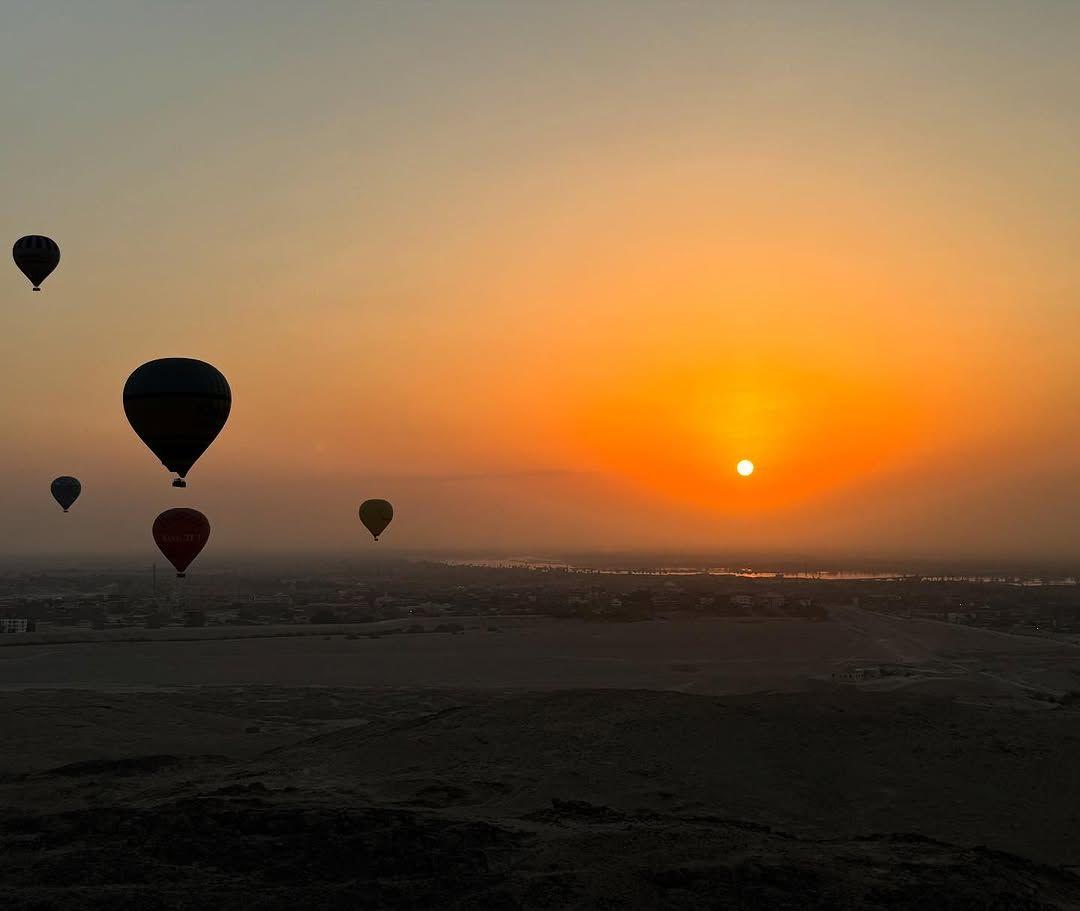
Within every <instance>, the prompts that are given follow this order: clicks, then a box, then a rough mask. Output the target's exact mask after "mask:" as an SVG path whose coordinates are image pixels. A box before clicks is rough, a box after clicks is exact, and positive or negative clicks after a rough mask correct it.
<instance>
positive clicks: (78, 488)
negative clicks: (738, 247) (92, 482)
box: [51, 475, 82, 512]
mask: <svg viewBox="0 0 1080 911" xmlns="http://www.w3.org/2000/svg"><path fill="white" fill-rule="evenodd" d="M51 490H52V495H53V499H54V500H56V502H57V503H59V504H60V505H61V506H62V507H63V509H64V512H67V511H68V509H69V508H70V507H71V504H72V503H74V502H75V501H76V500H77V499H79V494H81V493H82V484H80V483H79V479H78V478H72V477H69V476H68V475H63V476H61V477H59V478H57V479H56V480H55V481H53V482H52V487H51Z"/></svg>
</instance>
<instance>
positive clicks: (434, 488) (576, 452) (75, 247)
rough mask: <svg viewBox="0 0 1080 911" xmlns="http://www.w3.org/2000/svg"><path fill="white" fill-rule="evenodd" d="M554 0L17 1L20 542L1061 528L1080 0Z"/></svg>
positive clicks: (2, 456) (14, 192)
mask: <svg viewBox="0 0 1080 911" xmlns="http://www.w3.org/2000/svg"><path fill="white" fill-rule="evenodd" d="M544 6H545V9H544V10H542V11H541V10H540V9H539V6H537V5H534V4H528V3H484V2H460V3H451V4H445V5H442V4H440V5H434V6H433V5H426V4H410V3H402V4H392V5H388V4H374V3H373V4H357V3H344V2H343V3H313V4H311V5H310V6H305V8H304V10H300V9H298V8H297V9H294V8H293V6H292V5H291V4H284V3H280V4H279V3H269V2H268V3H261V4H255V3H237V4H230V5H229V9H228V10H220V9H218V8H217V6H206V7H203V6H201V5H200V4H184V5H179V4H178V5H170V6H157V5H147V7H146V8H145V9H134V8H132V7H131V6H130V5H128V4H121V3H118V2H116V3H110V2H103V3H101V4H100V5H98V4H95V8H94V9H93V10H90V9H89V8H87V9H83V8H82V7H80V6H73V7H70V8H67V9H65V10H63V11H60V8H50V9H45V10H43V9H41V8H40V6H39V5H37V4H31V3H16V4H15V6H14V8H13V10H12V12H11V13H9V14H7V15H6V20H5V21H6V26H5V31H4V33H3V34H2V35H0V76H2V77H3V80H4V84H5V85H8V86H12V87H16V86H17V89H13V90H12V91H9V92H8V93H6V95H5V97H4V98H3V99H0V113H3V115H4V122H5V123H7V124H8V125H9V131H8V133H7V134H6V138H5V143H4V144H3V146H2V147H0V172H2V173H3V174H4V175H5V176H9V180H8V181H5V183H4V197H5V199H4V206H3V209H2V211H0V222H2V223H3V224H4V225H5V230H6V232H7V236H9V237H10V239H11V240H14V239H15V238H16V237H18V236H20V235H21V234H24V233H29V232H42V233H47V234H50V235H51V236H53V237H55V238H56V239H57V240H58V241H59V243H60V244H61V246H62V249H63V261H62V264H61V266H60V269H59V270H58V271H57V273H56V274H55V275H54V276H53V277H51V278H50V279H49V280H48V282H47V283H46V286H45V291H44V292H43V293H41V294H40V295H31V294H30V292H29V288H28V287H27V286H26V285H25V282H24V280H23V279H22V277H21V276H20V275H19V274H18V273H17V272H16V271H15V270H14V268H13V267H12V268H9V269H8V270H7V271H6V272H5V273H4V275H3V277H2V278H0V295H2V299H3V301H4V303H5V305H6V306H5V313H6V317H5V319H6V325H5V326H4V331H3V332H0V375H2V377H3V380H4V386H5V388H6V389H7V390H8V394H7V395H6V396H5V397H4V399H3V401H2V403H0V411H2V414H3V417H4V424H5V427H6V429H7V433H6V434H5V436H6V444H5V446H4V447H3V450H2V452H0V493H2V494H3V497H4V501H5V503H6V506H5V512H6V517H7V522H6V524H5V525H4V527H2V528H0V544H2V545H3V546H4V547H5V548H6V549H7V550H9V551H12V552H19V551H42V550H55V551H77V550H97V549H108V550H117V551H124V552H142V550H144V549H147V548H148V546H149V544H148V542H149V536H148V531H147V529H148V528H149V525H150V522H151V521H152V519H153V516H154V515H156V513H157V512H158V511H160V510H161V509H163V508H165V507H167V506H172V505H179V504H181V503H183V504H184V505H192V506H197V507H198V508H201V509H203V510H204V511H205V512H206V513H207V515H208V516H210V518H211V521H212V522H213V523H214V535H215V542H214V546H215V547H217V548H218V549H219V551H220V552H221V553H227V552H234V551H240V550H246V549H254V550H263V551H271V550H278V549H292V548H312V549H320V548H331V547H333V548H345V549H349V548H353V547H356V548H361V547H363V546H365V545H364V541H363V536H362V534H361V530H360V528H359V524H358V522H357V520H356V513H355V510H356V506H357V505H358V504H359V502H360V501H361V500H362V499H364V498H366V497H369V496H375V497H387V498H389V499H391V500H393V501H394V503H395V506H396V507H397V519H396V520H395V523H394V525H393V526H392V529H391V531H390V532H388V534H387V536H386V544H387V545H388V546H395V547H401V548H416V549H423V548H430V547H458V546H460V547H467V548H480V549H484V548H498V549H511V550H513V549H519V550H520V549H532V550H537V549H541V550H547V551H550V550H556V549H558V548H561V547H569V548H593V547H596V548H616V547H643V548H662V549H670V550H678V549H681V548H693V549H696V550H703V549H713V550H716V551H717V552H723V551H724V550H738V551H740V552H746V551H750V550H761V551H779V550H802V551H807V550H809V551H821V552H825V551H828V552H839V553H843V552H849V551H850V552H853V553H855V552H858V553H866V552H877V553H896V554H907V553H911V554H926V553H934V554H957V555H968V554H980V553H981V554H989V555H1004V556H1012V555H1032V554H1033V555H1046V556H1054V557H1059V556H1070V555H1071V554H1072V553H1073V552H1074V550H1075V545H1074V543H1073V542H1074V541H1075V540H1076V538H1077V533H1078V532H1080V521H1078V520H1077V519H1076V518H1075V516H1076V512H1077V506H1078V505H1080V467H1078V462H1077V456H1078V455H1080V434H1078V432H1077V430H1076V428H1075V420H1074V417H1075V415H1076V413H1077V404H1078V401H1080V396H1078V393H1080V389H1078V380H1077V379H1076V377H1077V373H1076V370H1075V364H1076V361H1077V354H1078V350H1077V348H1078V345H1077V342H1076V339H1077V337H1078V336H1077V330H1078V329H1080V326H1078V322H1080V320H1078V317H1077V312H1078V308H1077V304H1078V300H1077V296H1078V293H1077V292H1078V287H1080V281H1078V279H1080V265H1078V262H1080V260H1078V259H1077V257H1076V255H1075V247H1076V243H1077V239H1078V237H1080V230H1078V229H1080V220H1078V216H1077V212H1078V211H1080V209H1078V206H1077V202H1078V201H1080V200H1078V199H1077V197H1078V195H1080V189H1078V188H1080V164H1078V163H1077V159H1076V155H1075V149H1076V148H1077V140H1078V139H1080V115H1078V114H1077V113H1076V109H1075V103H1074V101H1075V98H1076V97H1077V91H1078V90H1080V72H1078V68H1077V67H1076V66H1075V60H1074V51H1075V48H1074V47H1073V46H1072V42H1071V41H1070V40H1069V37H1068V36H1070V35H1073V36H1074V35H1075V34H1076V28H1077V26H1080V9H1078V8H1077V7H1076V6H1075V5H1073V4H1071V3H1055V2H1048V3H1045V4H1040V5H1039V7H1038V9H1037V10H1035V9H1033V8H1031V7H1029V6H1027V5H1024V4H1013V3H1001V4H992V5H986V4H977V3H965V2H960V3H956V4H949V8H948V9H947V10H945V9H942V8H941V5H939V4H931V3H914V4H904V5H899V4H896V5H893V4H873V3H854V2H853V3H844V2H833V3H822V4H815V5H814V10H813V11H812V12H811V11H809V10H808V9H807V6H806V5H803V4H798V3H776V4H768V5H762V4H757V3H717V4H702V5H693V4H687V5H679V6H677V7H673V6H672V5H670V4H666V3H636V2H625V3H615V2H612V3H603V2H598V3H591V4H555V5H553V6H548V5H544ZM901 7H902V8H901ZM7 25H10V26H11V27H10V28H7ZM173 355H179V356H191V357H199V358H202V359H205V360H209V361H211V362H212V363H214V364H215V365H217V366H218V367H219V368H220V369H221V370H222V371H223V372H224V373H225V374H226V375H227V376H228V378H229V380H230V382H231V383H232V387H233V392H234V410H233V416H232V418H231V419H230V422H229V425H228V426H227V427H226V429H225V431H224V433H223V434H222V436H221V437H220V439H219V440H218V441H217V442H216V443H215V444H214V446H213V447H212V449H211V450H210V451H209V452H208V453H207V455H206V456H204V458H203V459H202V460H201V462H200V463H199V464H198V465H197V466H196V468H195V469H194V470H193V472H192V473H191V483H192V486H191V488H190V489H189V490H188V491H173V490H172V489H170V488H169V486H168V480H167V476H166V473H165V471H164V469H161V468H160V467H158V466H157V465H156V462H155V460H154V459H153V457H152V456H151V455H150V454H149V452H147V451H146V450H145V449H143V447H142V446H141V444H140V443H139V442H138V440H137V439H136V438H135V437H134V435H133V434H132V432H131V431H130V429H129V428H128V427H127V426H126V423H125V422H124V419H123V413H122V410H121V407H120V390H121V388H122V386H123V382H124V380H125V379H126V377H127V375H128V373H130V371H131V370H132V369H134V367H136V366H138V364H140V363H142V362H143V361H145V360H148V359H151V358H154V357H161V356H173ZM741 458H750V459H752V460H753V461H754V462H755V464H756V465H757V471H756V472H755V474H754V475H753V477H751V478H748V479H742V478H740V477H739V476H738V475H736V473H735V470H734V466H735V463H736V462H737V461H738V460H739V459H741ZM68 473H70V474H75V475H76V476H78V477H80V478H81V479H82V481H83V484H84V488H85V493H84V495H83V498H82V500H80V502H79V503H78V504H77V505H76V507H75V508H74V510H73V512H72V515H71V516H69V517H65V518H64V520H63V524H62V526H61V524H60V517H59V512H58V510H57V509H56V508H55V506H54V504H52V502H51V501H50V500H49V498H48V483H49V481H50V480H51V479H52V477H54V476H56V475H59V474H68ZM69 520H70V521H69ZM380 546H381V545H380ZM208 554H209V551H208Z"/></svg>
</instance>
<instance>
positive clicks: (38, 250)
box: [11, 234, 60, 291]
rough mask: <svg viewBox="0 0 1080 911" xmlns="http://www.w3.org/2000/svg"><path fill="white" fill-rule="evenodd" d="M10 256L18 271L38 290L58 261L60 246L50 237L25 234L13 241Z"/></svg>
mask: <svg viewBox="0 0 1080 911" xmlns="http://www.w3.org/2000/svg"><path fill="white" fill-rule="evenodd" d="M11 258H12V259H14V260H15V265H16V266H18V267H19V271H20V272H22V274H23V275H25V276H26V277H27V278H28V279H30V282H31V283H32V284H33V286H34V290H35V291H40V290H41V283H42V282H43V281H45V279H47V278H48V277H49V275H50V273H51V272H52V270H53V269H55V268H56V267H57V266H58V265H59V263H60V247H59V245H58V244H57V243H56V241H55V240H53V239H52V238H49V237H43V236H42V235H40V234H27V235H26V237H20V238H19V239H18V240H17V241H15V245H14V246H13V247H12V248H11Z"/></svg>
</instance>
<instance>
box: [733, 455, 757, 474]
mask: <svg viewBox="0 0 1080 911" xmlns="http://www.w3.org/2000/svg"><path fill="white" fill-rule="evenodd" d="M735 470H736V471H737V472H738V473H739V474H741V475H742V476H743V477H744V478H745V477H749V476H750V475H752V474H753V473H754V463H753V462H751V461H750V460H749V459H743V460H742V461H741V462H739V464H738V465H736V466H735Z"/></svg>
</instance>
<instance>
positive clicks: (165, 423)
mask: <svg viewBox="0 0 1080 911" xmlns="http://www.w3.org/2000/svg"><path fill="white" fill-rule="evenodd" d="M231 408H232V391H231V390H230V389H229V383H228V381H227V380H226V379H225V377H224V376H222V374H221V371H219V370H218V369H217V368H216V367H212V366H211V365H210V364H207V363H204V362H203V361H196V360H192V359H191V358H187V357H164V358H160V359H159V360H156V361H149V362H148V363H145V364H143V365H142V366H141V367H139V368H138V369H137V370H136V371H135V372H134V373H132V374H131V376H129V377H128V380H127V383H125V384H124V412H125V413H126V414H127V419H128V422H129V423H130V424H131V427H132V429H133V430H134V431H135V433H137V434H138V435H139V439H140V440H142V441H143V442H144V443H145V444H146V445H147V446H149V447H150V451H151V452H153V453H154V455H156V456H157V457H158V458H159V459H161V464H162V465H164V466H165V467H166V468H168V469H169V471H173V472H175V473H176V474H178V475H179V477H178V478H176V479H174V480H173V487H187V484H186V483H185V482H184V478H185V477H186V476H187V473H188V472H189V471H190V470H191V466H192V465H194V464H195V461H196V460H197V459H198V458H199V456H201V455H202V454H203V453H204V452H206V449H207V447H208V446H209V445H210V444H211V443H213V442H214V438H215V437H216V436H217V435H218V434H219V433H221V428H222V427H224V426H225V421H226V420H228V417H229V410H230V409H231Z"/></svg>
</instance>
